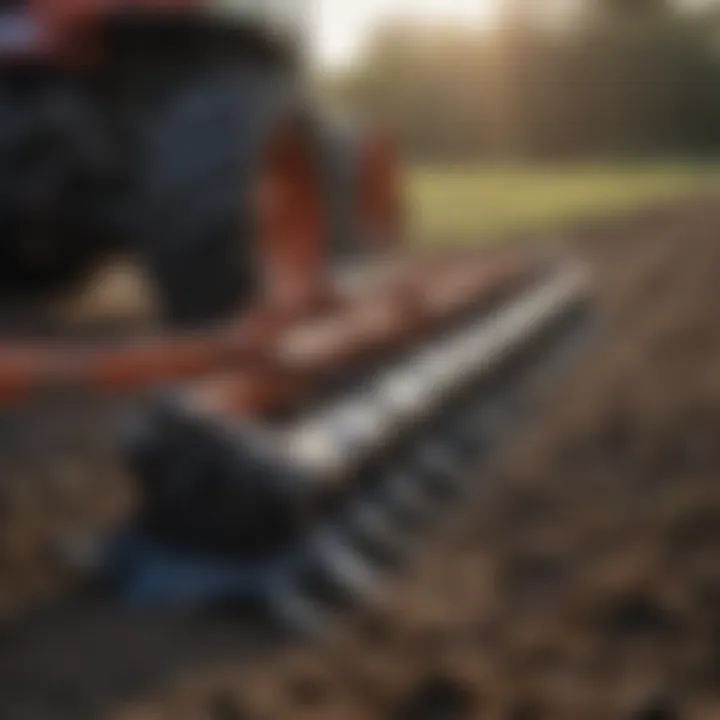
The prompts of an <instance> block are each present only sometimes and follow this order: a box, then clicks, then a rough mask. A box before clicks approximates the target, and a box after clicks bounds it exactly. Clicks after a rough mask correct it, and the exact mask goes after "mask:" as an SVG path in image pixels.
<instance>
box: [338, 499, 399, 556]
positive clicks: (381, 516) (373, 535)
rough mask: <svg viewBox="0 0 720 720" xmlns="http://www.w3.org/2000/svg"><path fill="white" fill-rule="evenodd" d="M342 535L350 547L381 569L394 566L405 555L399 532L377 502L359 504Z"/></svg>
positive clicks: (383, 508) (367, 501)
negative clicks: (345, 537) (347, 540)
mask: <svg viewBox="0 0 720 720" xmlns="http://www.w3.org/2000/svg"><path fill="white" fill-rule="evenodd" d="M345 532H346V535H347V536H348V538H349V540H350V542H351V543H352V544H353V545H354V546H356V547H358V549H360V550H361V551H362V552H363V553H364V554H367V555H368V556H370V557H371V558H372V559H373V561H375V562H376V563H378V564H380V565H381V566H383V565H385V566H391V567H392V566H397V565H398V564H399V563H400V562H401V561H402V558H403V557H404V556H405V555H406V554H407V552H408V551H409V548H408V544H409V543H408V538H407V536H406V534H405V533H403V529H402V528H401V527H399V526H398V525H397V523H396V522H394V521H393V519H392V517H391V514H390V513H389V512H388V511H387V508H386V507H384V506H382V505H380V504H379V503H378V502H373V501H370V500H363V501H361V502H360V504H359V505H358V506H357V507H355V508H354V509H353V512H352V514H351V515H350V517H349V518H348V520H347V525H346V528H345Z"/></svg>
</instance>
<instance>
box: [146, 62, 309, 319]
mask: <svg viewBox="0 0 720 720" xmlns="http://www.w3.org/2000/svg"><path fill="white" fill-rule="evenodd" d="M303 104H304V103H303V99H302V95H301V93H300V92H299V90H298V89H297V88H296V87H295V86H294V85H293V83H290V82H288V81H286V80H284V79H279V78H277V77H273V76H271V75H269V74H267V73H266V72H263V71H260V70H254V69H244V70H243V69H240V70H236V69H234V70H232V71H229V70H223V71H216V72H214V73H213V74H211V75H207V74H206V75H204V76H201V77H196V78H194V79H192V80H185V81H182V82H179V83H178V86H177V88H176V89H175V90H174V91H173V92H170V93H169V94H168V96H167V98H166V99H165V100H164V101H163V103H162V106H161V107H160V108H159V109H158V111H157V112H156V113H155V116H154V118H153V120H152V122H151V123H150V126H149V128H148V132H147V137H146V150H145V161H144V163H143V166H144V170H143V172H142V180H141V182H140V197H139V199H138V204H139V206H140V212H139V222H140V231H139V232H140V238H141V240H140V252H141V253H143V254H144V256H145V258H146V260H147V267H148V269H149V272H150V275H151V277H152V279H153V280H154V282H155V285H156V288H157V293H158V296H159V299H160V302H161V305H162V308H163V310H164V313H165V315H166V317H167V318H168V319H169V320H170V321H171V322H173V323H175V324H180V325H185V326H200V325H203V324H207V323H212V322H215V321H219V320H222V319H224V318H226V317H227V316H229V315H232V314H233V313H235V312H238V311H239V310H240V309H241V308H242V307H243V306H244V305H247V304H249V303H251V302H252V301H253V300H254V299H255V298H256V296H257V294H258V292H259V282H260V272H259V267H258V263H259V255H258V250H259V248H258V242H257V238H256V229H255V227H254V223H253V216H252V212H251V209H250V193H251V191H252V188H253V183H254V181H255V179H256V173H257V171H258V167H259V164H260V162H261V156H262V153H263V150H264V148H265V147H266V143H267V142H268V141H269V139H270V138H271V137H272V135H273V132H274V131H276V130H277V129H278V127H279V126H281V125H282V124H284V123H287V122H296V123H299V124H300V125H301V126H302V127H303V130H305V129H307V132H308V133H312V128H311V124H310V123H309V122H308V121H307V120H306V117H305V114H304V109H303Z"/></svg>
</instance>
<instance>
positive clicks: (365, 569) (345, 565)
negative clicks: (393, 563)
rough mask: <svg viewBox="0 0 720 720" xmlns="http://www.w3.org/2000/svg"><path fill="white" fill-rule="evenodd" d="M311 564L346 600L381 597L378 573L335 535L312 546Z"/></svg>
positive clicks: (318, 539) (333, 532) (326, 535)
mask: <svg viewBox="0 0 720 720" xmlns="http://www.w3.org/2000/svg"><path fill="white" fill-rule="evenodd" d="M308 562H309V563H310V564H311V569H310V573H309V574H310V575H312V570H313V569H316V570H318V571H319V572H320V573H321V574H322V577H323V579H324V580H326V581H328V582H329V583H330V584H331V586H332V588H333V590H336V591H338V592H339V593H340V594H341V595H342V596H343V599H344V600H350V601H357V600H361V601H367V600H372V599H373V598H375V597H377V596H378V594H379V588H380V578H379V573H378V572H377V571H376V570H375V569H374V568H373V567H372V564H371V561H370V560H369V559H365V558H363V557H362V555H361V554H360V553H358V552H357V551H355V550H354V549H353V548H352V547H351V545H350V543H349V542H348V540H347V539H346V538H344V537H343V536H342V535H340V533H338V532H336V531H330V532H325V533H323V534H322V535H320V536H319V537H318V538H316V539H315V540H314V541H313V543H312V544H311V550H310V556H309V559H308ZM312 566H315V567H312Z"/></svg>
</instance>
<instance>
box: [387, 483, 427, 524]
mask: <svg viewBox="0 0 720 720" xmlns="http://www.w3.org/2000/svg"><path fill="white" fill-rule="evenodd" d="M383 504H384V506H385V507H386V508H387V511H388V512H389V513H390V514H391V515H392V517H393V518H394V519H395V520H396V521H397V522H398V523H399V524H400V526H401V527H404V528H406V529H408V530H416V529H417V530H419V529H422V528H423V527H425V526H426V525H428V524H429V523H430V522H432V520H433V519H434V516H435V515H436V514H437V511H438V508H437V504H436V502H435V501H434V499H433V498H432V497H431V496H430V495H429V494H428V492H427V490H426V489H425V488H423V487H422V485H421V484H420V483H419V482H418V480H417V478H416V477H415V476H413V475H402V476H400V477H399V478H397V479H396V480H394V481H392V482H391V483H390V485H389V486H388V490H387V493H386V494H385V495H384V496H383Z"/></svg>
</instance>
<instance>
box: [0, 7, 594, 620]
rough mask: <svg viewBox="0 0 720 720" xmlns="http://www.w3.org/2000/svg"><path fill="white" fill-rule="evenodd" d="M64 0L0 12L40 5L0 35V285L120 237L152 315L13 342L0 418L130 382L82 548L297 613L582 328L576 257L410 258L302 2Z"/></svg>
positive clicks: (392, 543) (34, 275)
mask: <svg viewBox="0 0 720 720" xmlns="http://www.w3.org/2000/svg"><path fill="white" fill-rule="evenodd" d="M51 4H52V3H51ZM57 5H58V8H57V10H58V12H57V13H55V14H48V15H46V14H45V7H46V6H45V5H43V6H42V7H40V6H38V8H37V9H36V8H34V7H32V8H30V7H28V8H25V7H23V8H20V9H17V8H15V6H13V9H12V12H11V11H9V10H5V9H0V30H1V29H2V23H3V21H5V22H6V23H10V25H8V27H12V28H20V27H23V28H25V27H27V28H34V29H35V30H34V31H33V33H29V34H28V33H23V34H21V35H18V36H17V37H14V40H13V44H12V45H3V38H4V37H5V36H3V34H2V32H0V55H1V54H3V52H4V54H5V59H6V60H7V62H6V65H5V66H4V67H3V70H2V73H0V89H1V90H2V92H3V96H2V103H1V104H0V109H2V111H3V112H4V113H5V117H4V121H2V122H0V131H2V137H0V170H1V171H3V172H4V173H5V180H4V181H3V182H2V183H0V189H3V190H4V193H3V198H2V199H3V204H2V205H1V206H0V223H2V225H3V236H4V238H6V241H5V242H4V244H3V249H2V250H0V253H1V254H2V257H1V258H0V292H2V294H3V296H4V297H6V298H17V297H20V298H24V297H26V296H33V297H34V296H37V295H43V294H47V293H48V292H49V291H50V292H51V293H52V294H55V293H58V292H66V291H69V289H70V288H71V287H73V286H75V285H77V284H78V283H82V282H83V281H84V279H85V278H86V276H87V275H88V273H89V270H90V268H91V267H93V266H94V265H95V264H96V263H97V262H99V261H100V260H102V259H104V258H107V257H109V256H111V255H112V254H114V253H118V252H122V253H126V252H132V253H133V254H134V255H136V256H137V257H138V258H139V262H140V264H141V265H142V267H143V268H144V270H145V272H146V274H147V275H148V277H149V278H150V280H151V282H152V286H153V290H154V293H155V295H156V297H157V300H158V304H159V305H160V308H161V310H162V314H163V316H164V318H165V320H166V322H165V324H164V326H163V328H162V330H161V331H158V332H157V334H155V335H151V336H147V335H146V336H145V337H142V338H141V337H139V336H135V337H130V336H125V337H123V338H118V337H115V338H114V339H112V340H106V341H101V340H99V339H98V338H94V339H93V340H92V342H90V341H80V340H76V341H74V342H70V341H69V340H67V339H65V340H64V341H57V340H56V341H54V342H52V343H51V342H50V341H48V340H47V339H45V340H43V339H41V338H38V337H34V338H32V337H28V338H25V339H23V340H22V341H21V340H19V339H17V338H15V339H13V340H12V341H11V340H5V341H4V342H3V344H2V348H1V349H0V402H2V403H3V405H4V407H5V408H6V411H5V419H8V418H11V417H12V413H13V412H15V410H14V408H15V409H16V408H22V407H24V406H29V405H31V404H33V403H38V402H39V400H40V401H41V400H42V399H43V398H48V397H49V398H57V397H61V398H63V399H64V401H65V402H66V403H69V404H71V405H72V404H73V402H77V398H78V397H79V396H81V395H84V394H86V393H90V394H94V395H97V396H100V397H103V398H118V399H122V400H124V399H125V398H128V397H132V398H133V399H134V405H135V408H134V410H133V412H132V413H131V414H130V415H131V417H130V419H129V420H128V421H127V422H125V423H124V430H123V433H122V437H118V443H119V444H122V447H123V448H124V451H125V457H126V460H127V464H128V466H129V468H130V470H131V474H132V476H133V478H134V479H135V481H136V482H135V489H136V493H135V494H136V500H137V502H136V508H135V511H134V513H133V515H132V517H131V518H130V519H128V520H127V521H126V522H125V523H123V524H122V527H120V528H119V529H117V530H116V532H114V533H111V535H110V537H105V538H95V539H94V540H93V542H92V543H91V544H90V546H87V547H85V548H84V550H85V551H86V552H83V553H81V554H83V555H84V556H85V557H84V560H87V561H88V564H89V565H91V566H92V569H93V570H97V571H99V572H101V573H102V574H103V575H104V576H105V577H107V578H109V579H110V580H111V583H112V586H113V587H114V588H115V589H116V590H117V591H118V593H119V594H120V595H121V596H122V597H123V598H125V599H126V600H127V601H128V602H130V603H132V604H136V605H153V604H158V603H162V604H184V605H188V604H189V605H193V604H204V603H208V602H215V601H228V600H249V601H259V602H261V603H263V604H265V605H267V606H269V607H271V608H272V609H273V610H274V611H275V612H276V614H278V615H280V616H282V617H283V618H285V619H286V620H288V621H290V622H291V623H292V624H294V625H301V626H303V627H315V626H317V625H318V624H319V621H320V618H321V616H322V608H324V607H326V606H328V605H331V606H332V605H335V604H338V603H340V604H342V603H343V602H344V601H346V600H352V599H356V598H360V597H363V596H365V595H368V594H372V593H373V592H374V591H375V589H376V588H377V587H378V585H379V577H380V575H381V574H382V572H383V571H384V570H386V569H389V568H392V567H394V566H396V565H397V564H399V563H402V562H403V560H404V559H405V558H406V557H407V556H408V554H409V553H411V552H412V548H413V545H414V543H415V542H416V540H417V538H418V537H420V536H421V535H422V531H423V530H424V529H425V528H427V527H428V526H429V525H430V524H431V523H432V522H433V520H434V519H435V518H436V516H437V515H438V514H439V512H440V510H441V509H442V508H444V507H447V506H448V505H449V504H450V503H451V501H452V500H453V499H454V498H457V497H458V496H460V495H462V493H463V492H465V491H467V490H468V489H469V487H470V486H471V484H472V478H473V473H472V469H473V468H474V467H475V466H476V465H477V463H478V462H479V461H480V460H481V459H482V458H483V456H484V455H485V454H486V453H487V451H488V450H489V449H491V447H492V446H493V445H494V444H495V442H496V441H497V440H498V438H499V437H500V436H501V435H503V434H505V433H506V431H507V427H508V422H509V421H510V420H512V419H513V418H515V417H516V416H517V415H518V414H519V413H520V411H521V410H522V400H523V398H524V397H525V396H526V394H527V390H528V387H529V386H530V384H531V383H532V382H533V381H534V380H535V379H536V378H537V377H538V376H541V375H544V374H545V373H547V372H548V371H549V370H550V369H551V368H552V367H553V366H555V365H556V364H557V362H558V361H559V357H560V356H564V353H563V352H562V350H564V349H565V348H566V347H567V346H568V344H570V345H571V344H572V343H573V342H574V341H575V340H576V335H577V331H578V330H579V329H580V328H581V326H582V325H583V321H584V315H585V313H586V310H587V307H586V306H587V288H586V280H585V278H584V276H583V273H582V271H581V269H579V268H578V267H576V266H575V265H573V264H571V263H565V262H558V261H557V260H552V259H548V258H539V257H533V256H530V254H528V253H520V252H506V253H502V254H500V253H496V254H493V256H489V255H488V254H487V253H482V254H481V253H477V252H471V251H465V250H462V251H460V250H458V251H453V252H450V253H442V254H434V253H421V254H410V253H409V252H408V250H407V247H406V243H405V238H404V237H403V228H402V212H401V201H400V191H399V187H400V183H399V172H398V169H397V165H396V162H395V156H394V152H393V148H392V146H391V143H390V142H389V141H388V140H387V139H386V138H384V137H381V136H380V134H379V133H377V134H360V133H353V132H350V131H348V130H347V129H345V128H343V129H340V128H337V127H334V126H331V124H330V123H329V122H327V121H326V120H324V119H322V118H321V117H320V116H319V114H318V113H317V112H315V110H314V108H313V104H312V102H311V100H310V99H309V97H308V95H307V92H306V91H305V89H304V84H303V82H302V81H301V79H300V78H299V77H298V75H299V73H298V72H297V65H298V64H299V63H298V55H299V54H298V52H297V45H298V35H297V27H299V25H297V24H295V23H289V22H288V21H289V19H290V16H291V14H292V13H291V12H290V11H291V10H292V11H293V12H295V5H293V4H290V3H280V2H275V3H272V2H264V3H263V2H254V3H253V2H250V3H248V2H243V3H238V6H237V8H229V7H228V5H227V3H223V8H222V12H221V9H220V8H219V7H215V3H214V2H197V3H190V4H188V3H182V4H178V5H177V7H176V6H175V4H173V3H169V4H168V3H167V2H162V3H160V4H157V3H155V2H152V1H151V0H144V1H143V2H136V3H131V4H126V3H122V2H118V3H111V4H110V5H103V6H102V8H101V7H100V6H98V7H97V8H96V7H94V6H92V5H87V6H85V5H84V6H83V7H82V8H78V7H76V6H75V5H73V7H72V8H68V7H66V6H65V4H64V3H61V2H58V3H57ZM299 6H300V4H299V3H298V4H297V7H298V8H299ZM228 10H233V13H231V15H230V16H228V15H227V12H226V11H228ZM11 20H12V22H11ZM13 23H14V24H13ZM30 119H31V120H32V122H26V120H30ZM100 238H101V239H102V241H100V240H99V239H100ZM39 404H40V405H41V404H42V403H41V402H39ZM0 462H2V460H0ZM77 550H78V546H75V553H74V554H75V556H76V557H75V559H78V558H77V555H78V554H79V553H78V552H77Z"/></svg>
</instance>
